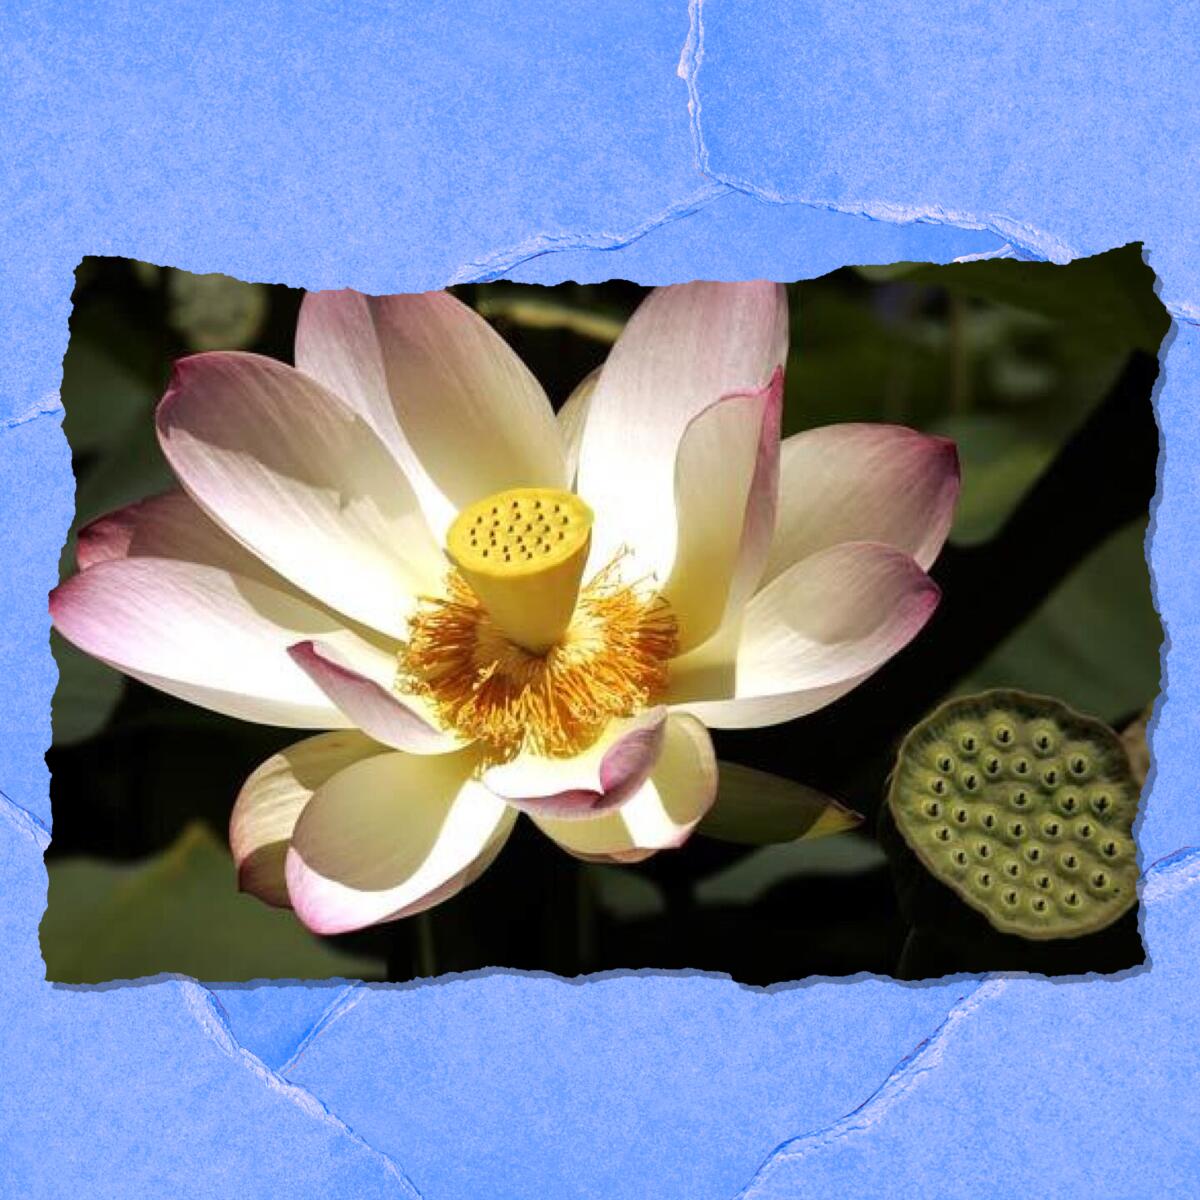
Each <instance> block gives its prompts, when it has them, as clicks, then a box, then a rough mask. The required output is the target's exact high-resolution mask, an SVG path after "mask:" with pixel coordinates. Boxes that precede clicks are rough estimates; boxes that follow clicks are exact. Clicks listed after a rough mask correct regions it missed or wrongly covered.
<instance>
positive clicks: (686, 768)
mask: <svg viewBox="0 0 1200 1200" xmlns="http://www.w3.org/2000/svg"><path fill="white" fill-rule="evenodd" d="M716 794H717V760H716V756H715V755H714V754H713V748H712V741H711V740H710V738H709V736H708V732H707V730H706V729H705V728H704V726H703V725H701V724H700V722H699V721H696V720H693V719H692V718H690V717H686V716H674V715H673V716H672V717H671V718H670V719H669V720H668V721H667V727H666V735H665V738H664V740H663V747H662V753H661V754H660V755H659V758H658V761H657V762H656V763H655V766H654V769H653V770H652V771H651V773H650V777H649V779H647V780H646V782H645V783H643V784H642V786H641V787H640V788H639V789H638V790H637V791H636V792H635V793H634V794H633V796H632V797H630V798H629V799H628V800H626V801H625V802H624V803H623V804H621V805H619V806H618V807H616V808H612V809H609V810H608V811H607V812H605V813H602V814H601V815H600V816H596V817H590V818H588V819H585V820H564V819H562V818H558V817H546V816H541V815H534V816H533V821H534V823H535V824H536V825H537V826H538V828H540V829H541V830H542V831H543V832H544V833H546V834H548V835H549V836H550V837H552V838H553V839H554V840H555V841H556V842H557V843H558V844H559V845H560V846H562V847H563V848H564V849H565V850H569V851H570V852H571V853H572V854H575V855H577V856H578V857H580V858H586V859H589V860H601V861H617V862H636V861H638V860H639V859H643V858H647V857H649V856H650V855H651V854H653V853H654V852H655V851H657V850H665V849H671V848H674V847H677V846H681V845H682V844H683V843H684V842H685V841H686V840H687V838H688V836H689V835H690V834H691V832H692V830H693V829H694V828H695V827H696V825H697V823H698V822H699V821H700V819H701V817H703V816H704V814H705V813H706V812H707V811H708V809H709V807H710V806H711V805H712V802H713V800H714V799H715V798H716Z"/></svg>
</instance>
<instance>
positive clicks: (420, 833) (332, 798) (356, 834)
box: [285, 750, 517, 933]
mask: <svg viewBox="0 0 1200 1200" xmlns="http://www.w3.org/2000/svg"><path fill="white" fill-rule="evenodd" d="M477 762H478V759H477V756H476V755H475V754H474V753H473V752H471V751H469V750H468V751H461V752H459V753H458V754H440V755H424V756H419V755H412V754H404V753H402V752H400V751H392V752H390V753H387V754H380V755H377V756H375V757H373V758H368V759H366V760H364V761H362V762H358V763H355V764H354V765H352V766H350V767H347V768H346V769H345V770H344V771H341V772H339V773H338V774H337V775H335V776H333V778H332V779H330V780H329V781H328V782H327V783H325V784H324V785H323V786H322V787H320V788H318V789H317V791H316V793H315V795H314V796H313V798H312V799H311V800H310V801H309V802H308V804H307V806H306V807H305V809H304V811H303V812H302V813H301V814H300V819H299V821H298V822H297V823H296V829H295V832H294V834H293V837H292V845H291V849H290V850H289V851H288V856H287V863H286V868H285V871H286V876H287V886H288V895H289V897H290V898H291V902H292V907H293V908H294V909H295V910H296V915H297V916H299V917H300V919H301V920H302V921H303V922H304V923H305V924H306V925H307V926H308V927H309V928H310V929H312V930H314V931H315V932H317V933H343V932H346V931H347V930H351V929H361V928H363V927H364V926H366V925H374V924H377V923H378V922H380V921H389V920H395V919H396V918H398V917H404V916H409V915H410V914H412V913H415V912H420V911H421V910H422V909H425V908H429V907H431V906H432V905H434V904H437V903H440V902H441V901H442V900H445V899H448V898H449V897H450V896H452V895H454V894H455V892H457V891H459V890H460V889H462V888H463V887H465V886H466V885H467V884H468V883H471V882H472V881H473V880H474V879H476V878H477V877H478V876H479V875H480V874H481V873H482V872H483V871H484V870H485V869H486V868H487V866H488V865H489V864H490V863H491V862H492V860H493V859H494V858H495V856H496V855H497V854H498V853H499V852H500V848H501V847H502V846H503V845H504V842H505V841H506V840H507V838H508V835H509V832H510V831H511V829H512V825H513V821H514V820H515V819H516V815H517V814H516V811H515V810H514V809H511V808H509V807H508V805H506V804H505V803H504V801H503V800H501V799H499V798H498V797H496V796H494V795H493V794H492V793H491V792H489V791H488V790H487V788H485V787H484V786H483V784H481V783H479V782H478V781H476V780H474V779H472V777H471V776H472V772H473V771H474V770H475V768H476V765H477Z"/></svg>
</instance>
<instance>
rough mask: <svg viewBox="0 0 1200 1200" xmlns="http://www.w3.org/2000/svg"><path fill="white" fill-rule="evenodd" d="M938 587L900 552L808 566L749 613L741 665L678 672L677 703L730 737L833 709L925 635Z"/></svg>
mask: <svg viewBox="0 0 1200 1200" xmlns="http://www.w3.org/2000/svg"><path fill="white" fill-rule="evenodd" d="M939 594H940V593H939V591H938V587H937V585H936V584H935V583H934V582H933V580H932V579H930V578H929V576H928V575H926V574H925V572H924V571H922V570H921V568H920V567H919V566H917V564H916V563H915V562H914V561H913V560H912V559H911V558H910V557H909V556H908V555H907V554H904V553H903V552H902V551H900V550H896V549H895V548H893V547H891V546H882V545H879V544H878V543H873V542H846V543H843V544H842V545H839V546H831V547H830V548H829V549H827V550H822V551H820V552H819V553H817V554H814V555H812V556H810V557H809V558H806V559H804V560H802V561H801V562H799V563H797V564H796V565H795V566H793V567H792V568H791V569H790V570H788V571H785V572H784V573H783V574H782V575H780V576H778V577H777V578H776V579H774V580H772V582H771V583H769V584H768V585H767V586H766V587H765V588H764V589H763V590H762V591H761V592H759V594H758V595H757V596H755V597H754V599H753V600H752V601H751V602H750V604H749V605H748V606H747V608H746V613H745V621H744V624H743V626H742V634H741V639H740V641H739V643H738V647H737V655H736V661H735V662H733V663H727V664H721V663H720V662H718V661H715V660H713V659H712V658H708V659H705V658H704V656H703V655H701V654H697V655H696V656H694V659H693V661H692V662H689V661H686V660H679V661H677V662H675V663H673V664H672V677H671V691H670V696H669V700H670V702H671V703H672V704H673V705H675V706H678V707H680V708H682V709H683V710H685V711H687V712H690V713H693V714H694V715H695V716H697V717H699V718H700V719H701V720H702V721H704V722H705V724H707V725H710V726H713V727H716V728H724V729H740V728H747V727H752V726H757V725H772V724H776V723H778V722H780V721H787V720H791V719H792V718H793V717H797V716H801V715H803V714H805V713H808V712H813V711H815V709H817V708H820V707H823V706H824V705H826V704H829V703H831V702H832V701H833V700H835V699H837V698H838V697H839V696H842V695H844V694H845V693H846V692H847V691H849V690H850V689H851V688H852V687H854V686H855V685H856V684H858V683H860V682H861V681H862V680H863V679H865V678H866V677H867V676H868V675H870V674H871V673H873V672H874V671H876V670H877V669H878V668H879V667H881V666H882V665H883V664H884V663H885V662H886V661H887V660H888V659H889V658H891V657H892V655H894V654H896V653H897V652H898V651H900V650H901V649H903V648H904V646H906V645H907V644H908V643H909V642H910V641H911V640H912V638H913V637H915V636H916V634H917V633H918V632H919V631H920V630H921V629H922V628H923V627H924V625H925V623H926V621H927V620H928V619H929V617H930V616H931V615H932V613H933V610H934V609H935V608H936V607H937V602H938V598H939Z"/></svg>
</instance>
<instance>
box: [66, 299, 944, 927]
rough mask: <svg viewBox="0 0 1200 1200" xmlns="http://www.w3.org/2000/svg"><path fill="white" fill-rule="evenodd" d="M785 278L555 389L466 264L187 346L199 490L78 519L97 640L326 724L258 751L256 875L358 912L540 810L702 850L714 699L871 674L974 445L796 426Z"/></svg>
mask: <svg viewBox="0 0 1200 1200" xmlns="http://www.w3.org/2000/svg"><path fill="white" fill-rule="evenodd" d="M787 337H788V320H787V299H786V293H785V291H784V289H783V288H782V287H779V286H776V285H774V284H770V283H763V282H754V283H739V284H720V283H696V284H686V285H682V286H677V287H667V288H662V289H659V290H657V291H655V292H653V293H651V294H650V295H649V296H648V298H647V299H646V300H645V301H644V303H643V304H642V305H641V306H640V307H639V308H638V310H637V312H636V313H635V314H634V315H633V317H632V318H631V320H630V321H629V323H628V325H627V326H626V327H625V330H624V332H623V333H622V334H621V336H620V338H619V339H618V341H617V342H616V344H615V345H614V347H613V349H612V352H611V354H610V356H609V358H608V360H607V361H606V362H605V363H604V365H603V367H602V368H601V369H600V370H599V371H598V372H596V373H594V374H593V375H592V376H589V377H588V378H587V379H585V380H584V381H583V382H582V383H581V384H580V386H579V387H578V389H577V390H576V392H575V393H574V394H573V395H572V396H571V397H570V399H569V400H568V402H567V403H566V404H565V406H564V407H563V409H562V410H561V411H560V412H559V413H558V415H557V417H556V416H555V414H554V412H553V411H552V409H551V406H550V404H549V403H548V402H547V399H546V396H545V393H544V392H543V391H542V389H541V387H540V386H539V384H538V382H537V381H536V380H535V379H534V377H533V376H532V375H531V374H530V372H529V371H528V370H527V369H526V368H525V366H524V365H523V364H522V363H521V362H520V360H519V359H518V358H517V356H516V355H515V354H514V353H513V352H512V351H511V350H510V349H509V347H508V346H507V345H506V344H505V343H504V342H503V340H502V339H501V338H500V337H499V336H498V335H497V334H496V333H495V332H494V331H493V329H492V328H491V327H490V326H489V325H488V324H487V323H486V322H485V321H484V320H483V319H481V318H480V317H479V316H478V315H477V314H476V313H474V312H473V311H472V310H471V309H469V308H467V307H465V306H464V305H462V304H461V303H460V302H459V301H458V300H456V299H454V298H453V297H451V296H450V295H447V294H445V293H431V294H427V295H411V296H408V295H403V296H387V297H380V298H373V297H368V296H364V295H360V294H358V293H356V292H352V291H342V292H317V293H311V294H309V295H308V296H307V297H306V298H305V300H304V304H303V307H302V309H301V313H300V319H299V327H298V330H297V335H296V366H295V367H290V366H286V365H284V364H283V363H280V362H276V361H274V360H272V359H268V358H264V357H260V356H257V355H253V354H244V353H222V352H214V353H204V354H197V355H194V356H192V357H188V358H184V359H182V360H181V361H180V362H178V364H177V365H176V368H175V372H174V375H173V377H172V380H171V383H170V386H169V388H168V390H167V392H166V395H165V396H164V397H163V399H162V401H161V403H160V404H159V407H158V410H157V418H156V419H157V425H158V434H159V439H160V441H161V444H162V448H163V451H164V453H165V455H166V458H167V460H168V461H169V463H170V465H171V467H172V469H173V470H174V472H175V474H176V476H177V477H178V479H179V482H180V484H181V485H182V490H179V491H174V492H171V493H168V494H166V495H163V496H159V497H156V498H153V499H149V500H146V501H144V502H142V503H139V504H134V505H132V506H130V507H128V508H125V509H122V510H121V511H119V512H116V513H113V514H112V515H110V516H107V517H103V518H101V519H100V520H98V521H96V522H95V523H93V524H91V525H89V526H88V527H87V528H86V529H84V530H83V531H82V532H81V534H80V535H79V549H78V562H79V568H80V570H79V573H78V574H77V575H75V576H74V577H72V578H70V579H68V580H67V581H66V582H64V583H63V584H61V585H60V586H59V587H58V588H56V589H55V591H54V592H53V594H52V596H51V612H52V614H53V619H54V623H55V625H56V626H57V627H58V629H59V631H60V632H61V633H62V634H63V635H64V636H65V637H66V638H68V639H69V640H70V641H72V642H73V643H74V644H75V645H76V646H78V647H80V648H81V649H83V650H84V651H86V652H87V653H89V654H91V655H94V656H95V657H96V658H98V659H101V660H103V661H104V662H106V663H109V664H111V665H112V666H114V667H116V668H118V669H120V670H121V671H124V672H125V673H127V674H128V675H131V676H133V677H134V678H136V679H139V680H141V681H143V682H144V683H147V684H150V685H152V686H154V687H157V688H160V689H162V690H163V691H165V692H168V693H170V694H172V695H174V696H178V697H182V698H183V699H185V700H188V701H191V702H192V703H195V704H199V705H203V706H204V707H207V708H210V709H214V710H216V711H217V712H221V713H226V714H229V715H231V716H234V717H239V718H242V719H245V720H250V721H258V722H264V723H267V724H271V725H280V726H292V727H297V728H309V729H323V730H328V731H330V732H325V733H321V734H318V735H317V736H314V737H310V738H308V739H307V740H305V741H301V742H298V743H297V744H296V745H294V746H292V747H291V748H290V749H287V750H284V751H283V752H282V753H279V754H277V755H275V756H274V757H272V758H271V759H269V760H268V761H267V762H265V763H264V764H263V765H262V766H260V767H259V768H258V769H257V770H256V771H255V772H254V773H253V775H251V777H250V778H249V779H248V780H247V782H246V784H245V786H244V787H243V789H242V791H241V793H240V795H239V797H238V799H237V803H236V806H235V808H234V812H233V816H232V821H231V842H232V849H233V854H234V858H235V860H236V863H237V865H238V870H239V881H240V886H241V887H243V888H244V889H246V890H248V891H250V892H252V893H254V894H256V895H257V896H259V897H260V898H262V899H263V900H266V901H268V902H269V903H272V904H278V905H289V904H290V905H291V906H292V907H293V908H294V909H295V911H296V913H297V914H298V916H299V917H300V918H301V920H302V921H304V923H305V924H306V925H308V926H309V927H310V928H312V929H314V930H316V931H318V932H322V933H332V932H340V931H344V930H350V929H355V928H360V927H362V926H366V925H370V924H373V923H376V922H380V921H387V920H391V919H394V918H397V917H402V916H405V915H408V914H410V913H415V912H418V911H421V910H422V909H425V908H428V907H430V906H432V905H434V904H436V903H438V902H439V901H441V900H443V899H445V898H447V897H449V896H451V895H453V894H454V893H455V892H457V891H459V890H460V889H461V888H462V887H464V886H465V885H466V884H468V883H469V882H470V881H471V880H473V879H475V878H476V877H477V876H478V875H479V874H480V873H481V872H482V871H483V870H484V869H485V868H486V867H487V866H488V864H489V863H490V862H491V861H492V860H493V859H494V858H495V856H496V855H497V854H498V853H499V851H500V849H501V847H502V846H503V845H504V842H505V840H506V839H507V837H508V836H509V833H510V831H511V830H512V828H513V823H514V821H515V820H516V819H517V817H518V814H520V813H525V814H528V816H529V818H530V819H532V821H533V822H534V823H535V824H536V825H537V826H538V827H539V828H540V829H541V830H542V831H543V832H544V833H545V834H547V835H549V837H551V838H552V839H553V840H554V841H555V842H557V843H558V844H559V845H560V846H561V847H562V848H564V849H565V850H567V851H569V852H570V853H571V854H574V855H577V856H579V857H580V858H584V859H588V860H600V861H616V862H632V861H637V860H638V859H641V858H645V857H646V856H648V855H651V854H653V853H655V852H656V851H659V850H663V849H666V848H670V847H677V846H679V845H681V844H682V843H683V842H684V841H685V840H686V839H687V838H688V836H689V834H690V833H691V832H692V831H693V830H694V829H695V827H696V825H697V823H698V822H699V821H700V820H701V818H702V817H703V816H704V815H705V813H706V811H707V810H708V808H709V807H710V805H712V803H713V800H714V796H715V794H716V790H717V764H716V760H715V758H714V754H713V748H712V743H711V740H710V738H709V734H708V730H707V727H713V728H724V729H735V728H744V727H747V726H757V725H770V724H775V723H778V722H782V721H788V720H791V719H792V718H795V717H801V716H803V715H804V714H806V713H811V712H813V711H814V710H816V709H818V708H821V707H822V706H824V705H827V704H829V703H830V702H832V701H834V700H836V699H837V698H838V697H840V696H842V695H844V694H845V693H846V692H848V691H850V689H851V688H853V687H855V686H856V685H857V684H859V683H861V682H862V681H863V680H864V679H866V678H867V677H868V676H869V675H870V674H871V673H872V672H873V671H875V670H876V669H877V668H878V667H880V666H881V665H882V664H883V663H884V662H885V661H886V660H887V659H888V658H890V657H891V656H892V655H894V654H895V653H896V652H897V651H898V650H900V649H901V648H902V647H903V646H904V645H905V644H906V643H907V642H908V641H909V640H910V639H911V638H912V637H913V636H914V635H915V634H916V633H917V632H918V631H919V630H920V629H921V627H922V626H923V625H924V623H925V621H926V620H927V619H928V617H929V615H930V613H931V612H932V611H933V609H934V607H935V606H936V604H937V601H938V589H937V587H936V586H935V584H934V583H933V582H932V581H931V580H930V579H929V577H928V576H927V575H926V573H925V568H927V567H928V566H929V565H930V563H931V562H932V560H933V559H934V557H935V556H936V555H937V553H938V550H939V548H940V547H941V545H942V542H943V541H944V539H945V537H946V533H947V530H948V528H949V525H950V521H951V517H952V513H953V508H954V503H955V499H956V496H957V490H958V466H957V460H956V456H955V452H954V448H953V445H952V444H951V443H949V442H947V441H945V440H943V439H939V438H933V437H927V436H923V435H920V434H918V433H914V432H913V431H911V430H907V429H903V428H899V427H896V426H889V425H857V424H851V425H836V426H829V427H825V428H820V429H815V430H811V431H809V432H805V433H801V434H798V435H796V436H794V437H791V438H789V439H787V440H786V441H784V442H782V444H781V442H780V410H781V404H782V388H783V364H784V362H785V360H786V356H787Z"/></svg>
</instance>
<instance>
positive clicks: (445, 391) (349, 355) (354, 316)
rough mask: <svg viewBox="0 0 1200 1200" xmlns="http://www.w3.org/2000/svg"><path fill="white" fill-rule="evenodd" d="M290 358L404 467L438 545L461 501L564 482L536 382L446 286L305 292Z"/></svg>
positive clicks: (549, 415)
mask: <svg viewBox="0 0 1200 1200" xmlns="http://www.w3.org/2000/svg"><path fill="white" fill-rule="evenodd" d="M296 365H297V366H298V367H299V368H300V369H301V370H302V371H304V372H306V373H307V374H309V375H311V376H312V377H313V378H314V379H318V380H320V381H321V382H322V383H324V384H325V385H326V386H327V387H329V388H331V389H332V390H333V391H334V392H336V393H337V394H338V395H340V396H344V397H345V398H346V400H347V401H348V402H349V403H350V404H351V405H353V407H354V408H355V410H356V411H357V412H359V413H360V414H361V415H362V416H363V417H364V418H365V419H366V420H367V421H368V422H369V423H370V424H371V426H372V427H373V428H374V429H375V430H376V431H377V432H378V433H379V436H380V437H381V438H382V439H383V441H384V443H385V444H386V445H387V446H388V447H389V449H391V451H392V453H393V454H394V455H395V457H396V460H397V461H398V462H399V463H400V465H401V466H402V467H403V468H404V471H405V474H406V475H407V476H408V477H409V479H410V480H411V481H412V484H413V487H414V488H415V489H416V490H417V493H418V495H419V496H420V500H421V505H422V507H423V509H424V511H425V514H426V517H427V518H428V520H429V522H430V525H431V526H432V528H433V529H434V532H435V534H436V536H437V537H438V540H439V542H440V541H441V540H442V538H443V536H444V534H445V530H446V528H447V526H448V525H449V524H450V522H451V521H452V520H453V519H454V516H455V514H456V513H457V512H458V510H459V509H460V508H465V507H466V506H467V505H468V504H471V503H473V502H474V501H476V500H481V499H483V497H485V496H487V495H490V494H491V493H493V492H498V491H502V490H504V489H506V488H512V487H539V486H540V487H557V488H561V487H565V486H566V482H567V477H566V469H565V467H564V464H563V453H562V443H561V439H560V436H559V433H558V429H557V427H556V425H555V422H554V414H553V412H552V410H551V408H550V404H549V401H548V400H547V399H546V394H545V392H543V391H542V388H541V385H540V384H539V383H538V382H537V380H536V379H535V378H534V377H533V375H531V374H530V372H529V370H528V369H527V368H526V367H525V365H524V364H523V363H522V362H521V360H520V359H519V358H518V357H517V355H516V354H514V353H513V351H512V350H511V349H510V348H509V346H508V345H507V343H506V342H505V341H504V339H503V338H501V337H500V336H499V334H497V333H496V331H495V330H494V329H492V327H491V326H490V325H489V324H488V323H487V322H486V321H485V320H483V318H482V317H480V316H479V315H478V314H477V313H475V312H473V311H472V310H471V309H469V308H468V307H467V306H466V305H464V304H462V303H461V302H460V301H458V300H456V299H455V298H454V297H453V296H450V295H448V294H447V293H445V292H426V293H424V294H421V295H411V296H407V295H399V296H364V295H362V294H360V293H358V292H351V291H342V292H310V293H309V294H308V295H307V296H306V297H305V298H304V303H303V305H302V307H301V310H300V323H299V327H298V328H297V330H296Z"/></svg>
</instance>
